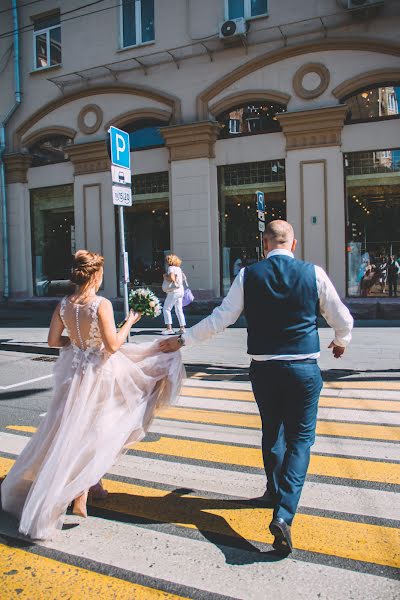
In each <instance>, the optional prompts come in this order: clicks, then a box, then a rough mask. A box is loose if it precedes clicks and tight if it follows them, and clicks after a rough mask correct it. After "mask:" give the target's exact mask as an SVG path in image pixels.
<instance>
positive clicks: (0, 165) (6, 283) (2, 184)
mask: <svg viewBox="0 0 400 600" xmlns="http://www.w3.org/2000/svg"><path fill="white" fill-rule="evenodd" d="M11 5H12V20H13V38H14V83H15V101H14V105H13V107H12V108H11V110H10V111H9V112H8V114H7V115H6V116H5V117H4V120H3V121H2V122H1V124H0V190H1V211H2V215H3V296H4V299H5V300H7V299H8V297H9V295H10V277H9V274H10V268H9V258H8V222H7V189H6V176H5V167H4V161H3V155H4V152H5V149H6V125H7V123H8V121H9V120H10V119H11V117H12V116H13V114H14V113H15V111H16V110H17V108H18V107H19V105H20V104H21V81H20V70H19V33H18V9H17V0H12V3H11Z"/></svg>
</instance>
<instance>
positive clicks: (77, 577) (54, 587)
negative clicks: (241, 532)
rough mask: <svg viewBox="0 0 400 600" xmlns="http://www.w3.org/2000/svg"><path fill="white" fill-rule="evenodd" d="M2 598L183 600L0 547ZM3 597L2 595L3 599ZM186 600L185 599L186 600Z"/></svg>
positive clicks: (29, 599) (42, 557)
mask: <svg viewBox="0 0 400 600" xmlns="http://www.w3.org/2000/svg"><path fill="white" fill-rule="evenodd" d="M0 562H1V566H2V568H1V572H0V586H1V593H0V595H1V597H2V598H9V599H10V600H11V598H21V599H22V600H32V598H68V600H82V598H95V597H99V598H106V599H111V598H118V600H179V599H181V600H182V598H183V597H182V596H176V595H175V594H169V593H168V592H162V591H160V590H156V589H153V588H149V587H145V586H143V585H138V584H136V583H130V582H129V581H124V580H123V579H117V578H116V577H111V576H108V575H102V574H100V573H96V572H95V571H88V570H87V569H82V568H81V567H75V566H73V565H69V564H67V563H63V562H59V561H57V560H54V559H53V558H46V557H44V556H38V555H37V554H32V553H30V552H26V551H25V550H21V549H20V548H12V547H11V546H6V545H4V544H0ZM3 594H4V595H3ZM186 600H187V599H186Z"/></svg>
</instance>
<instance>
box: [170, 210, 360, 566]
mask: <svg viewBox="0 0 400 600" xmlns="http://www.w3.org/2000/svg"><path fill="white" fill-rule="evenodd" d="M296 244H297V241H296V239H295V238H294V232H293V228H292V226H291V225H290V224H289V223H287V222H286V221H281V220H279V221H272V222H271V223H269V224H268V225H267V226H266V230H265V234H264V248H265V252H266V256H267V257H266V259H264V260H262V261H260V262H258V263H256V264H253V265H251V266H250V267H246V268H244V269H241V271H240V272H239V274H238V275H237V277H236V279H235V280H234V282H233V284H232V287H231V288H230V290H229V293H228V295H227V296H226V298H225V299H224V301H223V302H222V304H221V306H219V307H218V308H216V309H215V310H214V311H213V313H212V314H211V315H210V316H209V317H207V318H205V319H203V320H202V321H200V323H198V324H197V325H195V326H194V327H192V328H191V329H189V330H188V331H187V332H186V333H185V334H183V335H181V336H179V337H175V338H170V339H168V340H165V341H162V342H161V343H160V347H161V350H163V351H164V352H174V351H176V350H178V348H180V347H181V346H183V345H185V346H189V345H192V344H194V343H196V342H202V341H205V340H207V339H209V338H211V337H212V336H213V335H215V334H217V333H220V332H221V331H223V330H224V329H225V328H226V327H228V326H229V325H232V323H234V322H235V321H236V320H237V319H238V317H239V316H240V314H241V313H242V311H243V310H244V313H245V316H246V320H247V346H248V353H249V354H250V356H251V358H252V361H251V366H250V380H251V384H252V388H253V392H254V396H255V399H256V402H257V405H258V408H259V411H260V415H261V421H262V452H263V460H264V467H265V472H266V475H267V489H266V492H265V494H264V496H263V499H264V500H265V501H266V503H270V504H272V505H273V506H274V515H273V519H272V522H271V523H270V526H269V529H270V531H271V533H272V534H273V536H274V538H275V540H274V544H273V546H274V548H275V549H276V550H277V551H278V552H279V553H280V554H284V555H286V554H289V553H290V552H291V551H292V550H293V545H292V539H291V532H290V527H291V524H292V521H293V518H294V515H295V513H296V509H297V505H298V502H299V499H300V494H301V491H302V489H303V485H304V481H305V478H306V474H307V469H308V464H309V461H310V448H311V446H312V445H313V443H314V439H315V428H316V423H317V411H318V400H319V395H320V392H321V388H322V378H321V372H320V369H319V367H318V364H317V358H318V357H319V355H320V345H319V336H318V330H317V317H318V314H319V312H320V313H321V314H322V315H323V316H324V317H325V319H326V321H327V322H328V324H329V325H330V326H331V327H332V328H333V329H334V331H335V337H334V340H333V341H332V342H331V344H330V346H329V348H332V352H333V355H334V357H335V358H340V357H341V356H342V354H343V353H344V351H345V347H346V346H347V344H348V343H349V342H350V340H351V330H352V328H353V318H352V317H351V315H350V313H349V311H348V309H347V308H346V306H344V304H343V303H342V302H341V301H340V298H339V296H338V294H337V292H336V290H335V288H334V287H333V284H332V282H331V281H330V279H329V278H328V276H327V274H326V273H325V271H324V270H323V269H321V267H318V266H315V265H312V264H309V263H306V262H303V261H302V260H298V259H296V258H295V257H294V254H293V253H294V251H295V249H296Z"/></svg>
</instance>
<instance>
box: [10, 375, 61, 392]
mask: <svg viewBox="0 0 400 600" xmlns="http://www.w3.org/2000/svg"><path fill="white" fill-rule="evenodd" d="M50 377H53V375H52V374H51V375H43V377H35V379H27V380H26V381H20V382H19V383H12V384H11V385H0V390H11V389H12V388H16V387H21V386H22V385H27V384H28V383H35V382H36V381H43V379H50Z"/></svg>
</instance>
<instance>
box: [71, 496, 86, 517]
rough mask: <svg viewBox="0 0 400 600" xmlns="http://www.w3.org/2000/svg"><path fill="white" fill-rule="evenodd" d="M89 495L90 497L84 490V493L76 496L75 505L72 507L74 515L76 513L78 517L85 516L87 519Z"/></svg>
mask: <svg viewBox="0 0 400 600" xmlns="http://www.w3.org/2000/svg"><path fill="white" fill-rule="evenodd" d="M87 497H88V493H87V492H84V493H83V494H81V495H80V496H78V498H75V500H74V505H73V507H72V514H73V515H76V516H77V517H83V518H84V519H86V517H87V507H86V502H87Z"/></svg>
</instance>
